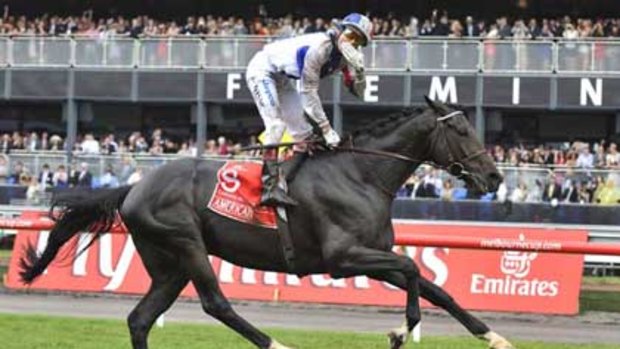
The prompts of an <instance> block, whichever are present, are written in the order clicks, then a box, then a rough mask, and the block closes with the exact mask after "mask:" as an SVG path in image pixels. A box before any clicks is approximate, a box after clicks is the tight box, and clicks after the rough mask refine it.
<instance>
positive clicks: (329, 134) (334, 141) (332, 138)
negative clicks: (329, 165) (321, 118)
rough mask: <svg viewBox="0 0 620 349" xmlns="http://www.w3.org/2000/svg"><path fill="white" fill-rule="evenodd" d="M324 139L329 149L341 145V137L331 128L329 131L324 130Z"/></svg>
mask: <svg viewBox="0 0 620 349" xmlns="http://www.w3.org/2000/svg"><path fill="white" fill-rule="evenodd" d="M323 138H324V139H325V143H327V145H328V146H329V147H332V148H335V147H337V146H338V144H340V136H339V135H338V132H336V131H335V130H334V129H333V128H332V127H331V126H329V129H327V131H325V130H323Z"/></svg>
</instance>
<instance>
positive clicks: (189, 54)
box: [0, 36, 620, 74]
mask: <svg viewBox="0 0 620 349" xmlns="http://www.w3.org/2000/svg"><path fill="white" fill-rule="evenodd" d="M273 40H278V38H273V37H257V36H239V37H161V38H144V39H139V40H134V39H130V38H126V37H118V38H105V39H104V38H101V39H99V38H89V37H24V36H19V37H0V68H6V67H23V68H26V67H46V68H71V67H73V68H97V69H105V68H111V69H114V68H125V69H132V68H144V69H215V70H221V69H243V68H244V67H245V66H246V65H247V63H248V62H249V61H250V59H251V58H252V56H253V55H254V53H256V52H257V51H259V50H260V49H261V48H262V47H263V45H265V44H266V43H268V42H270V41H273ZM364 52H365V54H366V65H367V66H368V69H370V70H376V71H387V72H456V73H459V72H462V73H468V72H469V73H477V72H481V73H498V74H502V73H533V74H534V73H557V74H579V73H589V74H591V73H600V74H620V41H610V40H596V41H567V40H556V41H534V40H528V41H510V40H455V39H448V38H442V39H436V38H435V39H406V40H405V39H396V40H392V39H376V40H374V41H373V42H372V44H371V45H370V46H369V47H366V48H364Z"/></svg>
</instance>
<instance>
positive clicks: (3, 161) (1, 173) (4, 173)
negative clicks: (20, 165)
mask: <svg viewBox="0 0 620 349" xmlns="http://www.w3.org/2000/svg"><path fill="white" fill-rule="evenodd" d="M8 178H9V157H8V156H7V155H6V154H2V153H0V183H6V182H7V180H8Z"/></svg>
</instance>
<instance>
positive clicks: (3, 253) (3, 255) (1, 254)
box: [0, 249, 12, 259]
mask: <svg viewBox="0 0 620 349" xmlns="http://www.w3.org/2000/svg"><path fill="white" fill-rule="evenodd" d="M11 252H12V251H11V250H2V249H0V259H9V258H11Z"/></svg>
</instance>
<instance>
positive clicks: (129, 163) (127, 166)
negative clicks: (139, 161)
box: [118, 155, 136, 184]
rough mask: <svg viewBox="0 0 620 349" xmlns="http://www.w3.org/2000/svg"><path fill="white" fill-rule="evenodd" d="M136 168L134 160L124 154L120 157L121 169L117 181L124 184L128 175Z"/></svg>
mask: <svg viewBox="0 0 620 349" xmlns="http://www.w3.org/2000/svg"><path fill="white" fill-rule="evenodd" d="M135 170H136V162H135V161H134V159H133V158H132V157H131V156H128V155H125V156H123V157H122V158H121V170H120V172H119V176H118V179H119V182H120V183H123V184H126V183H127V181H128V180H129V177H130V176H131V174H132V173H134V172H135Z"/></svg>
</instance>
